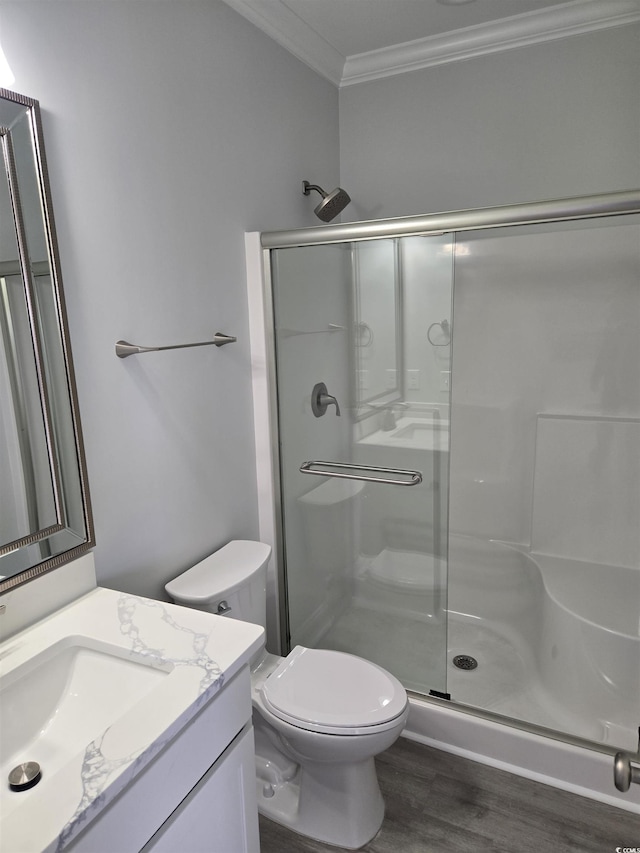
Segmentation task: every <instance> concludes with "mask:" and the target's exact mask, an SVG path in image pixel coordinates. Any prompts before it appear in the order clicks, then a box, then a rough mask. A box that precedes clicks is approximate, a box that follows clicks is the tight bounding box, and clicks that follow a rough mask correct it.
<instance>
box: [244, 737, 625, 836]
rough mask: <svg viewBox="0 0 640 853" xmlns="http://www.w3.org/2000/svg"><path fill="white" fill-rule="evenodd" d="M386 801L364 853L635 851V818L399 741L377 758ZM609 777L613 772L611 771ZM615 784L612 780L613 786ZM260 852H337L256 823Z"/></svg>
mask: <svg viewBox="0 0 640 853" xmlns="http://www.w3.org/2000/svg"><path fill="white" fill-rule="evenodd" d="M376 764H377V768H378V778H379V781H380V787H381V789H382V794H383V796H384V798H385V802H386V814H385V820H384V823H383V824H382V828H381V830H380V832H379V833H378V834H377V835H376V837H375V838H374V839H373V840H372V841H370V842H369V843H368V844H367V845H366V846H365V847H363V848H361V849H362V850H363V851H365V853H489V851H491V853H570V851H571V853H573V851H575V853H615V851H616V848H617V847H621V848H625V847H637V848H638V849H639V850H640V815H637V814H632V813H631V812H626V811H623V810H621V809H617V808H614V807H613V806H607V805H604V804H603V803H598V802H595V801H594V800H588V799H585V798H583V797H579V796H577V795H576V794H570V793H567V792H565V791H560V790H558V789H557V788H551V787H549V786H548V785H542V784H540V783H539V782H532V781H530V780H529V779H523V778H521V777H519V776H514V775H512V774H511V773H506V772H504V771H502V770H496V769H494V768H493V767H487V766H486V765H483V764H478V763H476V762H474V761H468V760H467V759H464V758H459V757H457V756H455V755H450V754H448V753H445V752H441V751H439V750H435V749H431V748H430V747H427V746H423V745H422V744H419V743H415V742H414V741H409V740H407V739H406V738H400V739H399V740H398V741H397V743H396V744H394V746H392V747H391V749H389V750H387V751H386V752H384V753H382V755H380V756H378V758H377V759H376ZM612 777H613V771H612ZM611 784H612V785H613V781H612V782H611ZM260 844H261V848H260V849H261V853H325V851H326V853H332V851H333V853H335V851H336V850H339V849H342V848H337V847H333V846H330V845H327V844H321V843H320V842H318V841H312V840H311V839H308V838H303V837H302V836H300V835H296V834H295V833H293V832H290V831H289V830H287V829H285V828H284V827H281V826H279V825H278V824H276V823H273V822H272V821H269V820H267V819H266V818H263V817H261V818H260Z"/></svg>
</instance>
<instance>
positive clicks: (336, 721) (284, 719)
mask: <svg viewBox="0 0 640 853" xmlns="http://www.w3.org/2000/svg"><path fill="white" fill-rule="evenodd" d="M270 554H271V549H270V548H269V546H268V545H264V544H263V543H261V542H251V541H238V540H236V541H233V542H230V543H229V544H228V545H226V546H224V548H222V549H220V550H219V551H217V552H216V553H215V554H212V555H211V556H210V557H207V558H206V559H205V560H203V561H202V562H201V563H198V565H196V566H194V567H193V568H191V569H189V570H188V571H186V572H184V573H183V574H182V575H180V576H179V577H177V578H175V579H174V580H173V581H171V582H170V583H168V584H167V585H166V587H165V588H166V591H167V593H168V594H169V595H170V596H171V598H172V599H173V600H174V601H175V602H176V603H178V604H184V605H187V606H191V607H198V608H199V609H203V610H209V611H211V612H214V613H219V614H220V615H225V616H227V617H231V618H237V619H244V620H245V621H250V622H256V623H258V624H262V625H263V626H264V623H265V609H266V607H265V596H266V565H267V562H268V560H269V556H270ZM251 689H252V703H253V725H254V731H255V742H256V785H257V794H258V807H259V810H260V812H261V813H263V814H264V815H265V816H267V817H269V818H271V819H272V820H275V821H277V822H278V823H281V824H284V825H285V826H288V827H289V828H290V829H292V830H294V831H296V832H299V833H300V834H302V835H307V836H309V837H311V838H314V839H316V840H318V841H324V842H326V843H328V844H335V845H336V846H339V847H342V848H346V849H355V848H357V847H361V846H362V845H363V844H366V843H367V842H368V841H370V840H371V838H373V837H374V835H375V834H376V833H377V831H378V829H379V828H380V825H381V823H382V820H383V817H384V801H383V799H382V794H381V793H380V788H379V785H378V780H377V776H376V770H375V764H374V756H375V755H377V754H378V753H380V752H382V751H383V750H385V749H387V748H388V747H389V746H391V744H393V743H394V742H395V741H396V740H397V738H398V737H399V735H400V733H401V731H402V729H403V727H404V724H405V722H406V719H407V715H408V700H407V694H406V691H405V689H404V687H403V686H402V685H401V684H400V682H399V681H398V680H397V679H396V678H395V677H394V676H393V675H391V674H390V673H388V672H386V670H384V669H382V668H381V667H379V666H377V665H376V664H373V663H370V662H369V661H366V660H363V659H362V658H359V657H356V656H354V655H350V654H345V653H343V652H336V651H329V650H325V649H307V648H304V647H303V646H296V647H295V648H294V649H293V650H292V651H291V652H290V653H289V654H288V655H287V656H286V657H284V658H282V657H278V656H276V655H271V654H269V653H268V652H267V651H266V648H264V647H263V648H262V649H261V650H260V652H259V653H257V654H256V655H255V656H254V658H253V660H252V661H251Z"/></svg>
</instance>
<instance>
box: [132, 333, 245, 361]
mask: <svg viewBox="0 0 640 853" xmlns="http://www.w3.org/2000/svg"><path fill="white" fill-rule="evenodd" d="M237 340H238V339H237V338H234V337H232V336H231V335H223V334H222V332H216V333H215V335H214V336H213V340H212V341H199V342H198V343H195V344H173V346H167V347H139V346H137V345H136V344H130V343H129V342H128V341H116V355H117V356H118V358H128V357H129V356H130V355H137V354H138V353H141V352H159V351H160V350H163V349H187V348H188V347H210V346H214V347H223V346H224V345H225V344H232V343H234V341H237Z"/></svg>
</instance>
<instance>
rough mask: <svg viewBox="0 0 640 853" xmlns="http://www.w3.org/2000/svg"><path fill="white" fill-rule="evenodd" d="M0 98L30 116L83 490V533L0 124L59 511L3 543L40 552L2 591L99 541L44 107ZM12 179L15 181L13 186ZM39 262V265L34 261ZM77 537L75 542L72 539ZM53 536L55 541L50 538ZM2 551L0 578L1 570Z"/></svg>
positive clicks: (11, 95) (6, 93)
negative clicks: (73, 513) (69, 503)
mask: <svg viewBox="0 0 640 853" xmlns="http://www.w3.org/2000/svg"><path fill="white" fill-rule="evenodd" d="M0 100H5V101H10V102H11V103H13V104H15V105H19V106H20V107H22V108H23V113H22V115H23V116H26V117H27V120H28V123H29V127H30V132H31V142H32V145H33V157H34V169H35V171H36V177H37V182H38V189H39V195H40V202H41V209H42V228H43V232H44V238H45V241H46V246H47V254H48V258H47V260H48V267H49V269H48V272H49V275H50V278H51V287H52V293H53V299H54V302H55V311H56V317H57V321H58V333H59V342H60V355H61V358H62V361H63V365H62V368H63V370H64V374H65V376H66V384H67V388H66V390H67V392H68V401H67V402H68V406H69V411H68V417H69V422H70V424H71V427H72V431H73V445H74V450H75V461H76V462H77V470H76V469H75V468H74V470H73V472H72V474H71V477H72V478H73V480H74V483H75V488H76V489H77V490H79V493H80V497H81V502H82V527H83V528H84V529H83V531H82V534H80V533H79V532H78V531H77V530H73V529H71V528H70V527H68V525H67V521H66V518H65V510H64V505H65V500H64V497H65V494H64V492H65V485H64V483H65V480H66V479H67V477H65V476H64V472H63V470H62V469H61V464H62V463H61V462H60V454H59V453H58V452H57V448H56V446H55V436H54V432H55V431H54V429H53V426H52V418H51V408H50V397H51V394H52V393H53V389H52V388H50V387H48V383H47V376H46V369H45V365H44V363H43V355H42V343H41V341H40V333H39V323H38V321H37V319H36V317H35V313H36V310H37V309H36V305H35V301H36V300H35V298H34V294H33V287H32V282H31V275H32V268H33V266H34V264H33V263H32V261H31V260H30V259H29V257H28V254H27V248H28V244H27V241H25V239H24V234H25V232H24V222H23V217H22V212H21V209H20V202H19V191H18V186H17V175H16V172H15V167H14V163H13V152H12V141H11V133H10V130H9V129H8V128H2V136H3V139H2V143H3V146H2V147H3V155H4V161H5V164H6V165H7V171H8V173H9V174H8V178H9V184H10V191H11V193H12V196H14V193H15V198H13V199H12V201H13V204H14V222H15V226H16V233H17V236H18V248H19V255H20V258H19V260H20V267H21V272H22V279H23V286H24V289H25V293H26V294H27V301H28V302H29V313H30V315H32V316H31V320H32V335H33V342H34V351H35V360H36V370H37V373H38V384H39V388H40V395H41V401H42V408H43V412H44V415H45V418H44V419H45V431H46V435H47V445H48V451H49V454H48V455H49V461H50V468H51V471H50V473H51V479H52V483H53V485H54V494H55V501H56V509H57V515H58V523H57V524H55V525H53V526H52V527H51V528H49V529H44V530H39V531H34V532H33V533H32V534H30V535H27V536H25V537H23V538H21V539H19V540H17V541H16V542H13V543H7V544H6V545H3V546H2V547H0V555H2V554H10V553H12V552H15V551H18V550H20V549H22V548H25V549H29V548H31V549H32V550H33V549H34V548H35V549H37V550H40V555H39V556H37V557H35V558H34V559H33V564H32V565H29V566H28V567H27V568H25V569H23V570H19V571H17V572H16V573H15V574H10V575H7V576H5V577H2V579H1V580H0V594H2V593H4V592H7V591H8V590H10V589H13V588H14V587H16V586H19V585H21V584H24V583H27V582H28V581H30V580H33V579H34V578H36V577H38V576H40V575H43V574H45V573H46V572H49V571H51V570H52V569H56V568H59V567H60V566H62V565H64V564H65V563H68V562H70V561H71V560H74V559H76V558H77V557H79V556H81V555H82V554H84V553H85V552H86V551H88V550H89V549H91V548H92V547H93V546H94V545H95V534H94V525H93V515H92V511H91V502H90V497H89V486H88V477H87V468H86V459H85V452H84V443H83V438H82V431H81V426H80V416H79V406H78V397H77V390H76V383H75V372H74V368H73V360H72V356H71V345H70V340H69V333H68V322H67V311H66V306H65V300H64V292H63V287H62V278H61V274H60V258H59V251H58V242H57V236H56V229H55V224H54V218H53V209H52V204H51V191H50V185H49V174H48V170H47V164H46V158H45V153H44V141H43V134H42V121H41V115H40V106H39V103H38V101H36V100H34V99H33V98H28V97H27V96H25V95H20V94H18V93H16V92H13V91H10V90H7V89H0ZM12 184H13V186H12ZM36 266H37V264H36ZM65 533H67V534H68V538H69V540H70V546H69V547H66V546H65V547H60V546H58V545H56V546H55V547H54V548H53V550H54V553H53V554H52V555H51V556H48V557H47V556H45V555H43V551H44V550H46V546H47V540H48V538H49V537H54V536H60V534H62V535H63V537H64V535H65ZM74 540H77V544H73V542H74ZM52 541H53V540H52ZM1 559H2V557H1V556H0V577H1V576H2V574H3V571H2V565H1Z"/></svg>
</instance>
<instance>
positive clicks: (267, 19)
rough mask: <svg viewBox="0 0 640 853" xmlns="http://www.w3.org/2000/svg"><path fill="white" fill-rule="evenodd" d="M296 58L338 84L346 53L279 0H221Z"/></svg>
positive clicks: (340, 79)
mask: <svg viewBox="0 0 640 853" xmlns="http://www.w3.org/2000/svg"><path fill="white" fill-rule="evenodd" d="M224 2H225V3H226V4H227V6H231V8H232V9H235V11H236V12H238V14H240V15H242V16H243V17H244V18H246V19H247V20H248V21H251V23H252V24H255V26H256V27H258V29H260V30H262V31H263V32H264V33H266V34H267V35H268V36H270V37H271V38H272V39H273V40H274V41H275V42H277V43H278V44H279V45H281V46H282V47H284V48H285V49H286V50H288V51H289V53H292V54H293V55H294V56H296V57H297V58H298V59H300V60H301V61H302V62H304V63H305V65H308V66H309V67H310V68H312V69H313V70H314V71H316V72H317V73H318V74H320V76H321V77H325V78H326V79H327V80H329V81H330V82H331V83H333V84H334V86H340V83H341V81H342V72H343V69H344V63H345V57H344V56H343V55H342V54H341V53H339V52H338V51H337V50H336V49H335V48H334V47H333V45H331V44H329V42H328V41H326V39H323V38H322V36H320V35H318V33H317V32H316V31H315V30H314V29H313V28H312V27H310V26H309V25H308V24H307V23H306V22H305V21H303V20H302V18H300V17H299V16H298V15H296V14H295V12H292V11H291V9H289V7H288V6H285V5H284V3H281V2H280V0H268V2H267V3H265V0H224Z"/></svg>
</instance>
